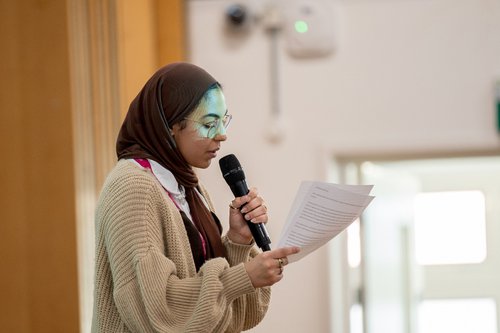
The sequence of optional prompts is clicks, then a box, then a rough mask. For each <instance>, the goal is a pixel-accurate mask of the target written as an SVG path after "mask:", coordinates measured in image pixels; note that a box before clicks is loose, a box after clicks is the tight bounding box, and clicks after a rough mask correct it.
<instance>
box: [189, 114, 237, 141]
mask: <svg viewBox="0 0 500 333" xmlns="http://www.w3.org/2000/svg"><path fill="white" fill-rule="evenodd" d="M184 119H185V120H190V121H192V122H195V123H197V124H200V125H201V127H200V136H202V137H206V138H208V139H213V138H215V137H216V136H217V134H220V133H219V129H220V126H221V124H222V126H223V127H224V133H222V134H225V130H227V128H228V127H229V124H230V123H231V119H233V116H232V115H230V114H226V115H224V117H222V118H216V119H215V120H211V121H207V122H203V121H198V120H194V119H191V118H184Z"/></svg>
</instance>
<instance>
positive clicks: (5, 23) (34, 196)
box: [0, 1, 78, 332]
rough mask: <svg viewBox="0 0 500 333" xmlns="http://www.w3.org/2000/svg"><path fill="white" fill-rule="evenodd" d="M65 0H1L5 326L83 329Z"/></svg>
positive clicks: (0, 291) (1, 308)
mask: <svg viewBox="0 0 500 333" xmlns="http://www.w3.org/2000/svg"><path fill="white" fill-rule="evenodd" d="M66 19H67V16H66V3H65V2H64V1H2V2H1V4H0V31H2V35H1V45H2V52H1V53H0V64H1V65H0V66H1V73H2V79H1V81H0V101H1V111H0V142H2V147H3V148H2V162H1V167H0V168H1V172H0V184H1V191H0V253H1V259H0V263H1V267H2V273H1V274H0V295H1V300H0V327H2V331H3V332H77V331H78V288H77V265H76V235H75V234H76V232H75V226H76V223H75V202H74V201H75V195H74V191H75V187H74V178H73V177H74V173H73V149H72V144H71V143H72V122H71V105H70V91H69V86H70V74H69V65H68V40H67V31H66Z"/></svg>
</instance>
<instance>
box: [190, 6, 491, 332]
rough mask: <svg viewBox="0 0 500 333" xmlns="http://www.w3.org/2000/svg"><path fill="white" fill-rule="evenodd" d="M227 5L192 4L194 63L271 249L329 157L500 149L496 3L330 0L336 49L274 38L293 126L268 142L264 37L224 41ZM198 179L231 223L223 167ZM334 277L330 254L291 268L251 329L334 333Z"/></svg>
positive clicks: (322, 175)
mask: <svg viewBox="0 0 500 333" xmlns="http://www.w3.org/2000/svg"><path fill="white" fill-rule="evenodd" d="M291 1H292V0H288V2H286V3H287V4H289V3H290V2H291ZM240 2H241V3H245V1H240ZM230 3H232V2H231V1H222V0H212V1H209V0H191V1H189V2H188V21H189V27H188V32H189V35H188V39H189V48H190V60H191V61H193V62H194V63H197V64H199V65H201V66H202V67H204V68H206V69H207V70H208V71H209V72H210V73H212V74H213V75H214V76H215V77H216V78H217V79H218V80H219V81H220V82H222V83H223V85H224V89H225V94H226V98H227V103H228V106H229V109H230V112H231V113H232V114H233V115H234V118H233V123H232V125H231V128H230V131H229V140H228V141H227V142H226V143H225V144H224V145H223V149H222V151H221V154H220V156H223V155H225V154H227V153H234V154H235V155H236V156H237V157H238V158H239V159H240V162H241V163H242V165H243V167H244V169H245V172H246V174H247V180H248V183H249V184H250V185H254V186H257V187H258V188H259V190H260V192H261V194H262V195H263V196H264V198H265V199H266V201H267V203H268V206H269V207H270V216H271V221H270V223H269V227H268V229H269V231H270V233H271V238H272V239H273V240H274V242H275V243H276V242H277V240H278V238H279V234H280V231H281V228H282V226H283V223H284V221H285V219H286V216H287V212H288V210H289V208H290V204H291V202H292V200H293V198H294V195H295V191H296V189H297V188H298V185H299V182H300V181H301V180H305V179H315V180H323V179H326V178H327V170H325V169H326V164H325V155H326V154H332V156H333V155H334V154H346V153H351V154H352V153H354V154H378V153H396V154H398V153H401V154H409V153H410V154H411V153H432V152H443V151H445V152H456V151H465V150H467V151H470V150H494V149H498V148H499V147H500V144H499V137H498V134H497V132H496V127H495V126H496V125H495V122H496V119H495V109H494V96H493V82H494V81H495V80H497V79H499V78H500V1H498V0H392V1H391V0H379V1H377V0H370V1H368V0H365V1H363V0H343V1H337V2H333V1H332V2H331V4H332V5H334V7H335V9H336V11H337V21H336V28H337V29H338V35H337V36H338V48H337V51H336V52H335V53H334V54H332V55H331V56H329V57H326V58H321V59H294V58H292V57H290V56H289V55H288V54H287V52H286V50H285V45H284V40H283V39H282V38H281V39H280V41H279V43H280V47H279V50H280V55H279V59H280V62H279V66H280V68H279V70H280V73H281V74H280V82H281V86H280V93H281V101H280V102H281V105H282V108H283V111H282V112H283V115H284V119H285V120H286V121H287V123H288V131H287V132H286V136H285V138H284V140H283V141H282V142H281V143H279V144H271V143H270V142H269V141H268V140H267V138H266V134H267V133H268V129H269V120H270V115H271V109H270V79H269V78H270V74H269V66H270V61H269V46H270V42H269V39H268V35H267V34H266V32H265V31H264V29H263V28H262V26H260V25H258V24H256V25H255V26H254V27H253V28H252V29H250V31H249V32H248V34H247V35H246V36H244V38H241V39H232V38H229V36H228V34H227V33H226V31H225V28H224V10H225V8H226V6H227V5H228V4H230ZM247 3H250V2H249V1H247ZM266 3H267V1H265V0H259V1H257V0H254V1H253V2H252V4H254V6H255V4H257V5H263V4H266ZM201 176H202V178H203V180H204V182H205V184H206V185H207V187H208V188H209V190H210V191H211V193H212V197H213V199H214V201H215V204H216V206H217V208H218V212H219V215H220V216H221V219H222V220H224V215H225V214H226V210H227V203H228V202H229V200H230V199H231V193H230V191H229V189H228V188H227V186H226V185H225V183H224V182H223V181H222V178H221V176H220V171H219V168H218V165H216V164H214V165H213V166H212V168H210V169H209V170H206V171H205V170H204V171H202V172H201ZM328 281H329V278H328V257H327V251H326V249H321V250H319V251H318V252H316V253H314V254H312V255H310V256H308V257H306V258H305V259H303V260H302V261H300V262H298V263H296V264H293V265H290V266H288V267H287V268H286V270H285V278H284V279H283V281H282V282H281V283H279V284H278V285H276V286H275V287H274V288H273V299H272V304H271V308H270V310H269V313H268V316H267V317H266V319H265V320H264V322H263V323H262V324H261V325H260V326H258V327H257V328H255V329H254V330H253V332H273V331H274V332H276V331H277V332H290V333H292V332H304V331H309V332H328V331H329V325H330V323H329V318H330V311H332V309H330V305H329V302H328V292H329V286H328ZM333 310H334V309H333Z"/></svg>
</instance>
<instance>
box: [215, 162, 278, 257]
mask: <svg viewBox="0 0 500 333" xmlns="http://www.w3.org/2000/svg"><path fill="white" fill-rule="evenodd" d="M219 166H220V170H221V172H222V176H223V177H224V179H225V180H226V183H227V184H228V185H229V187H230V188H231V191H232V192H233V194H234V196H235V197H241V196H244V195H246V194H247V193H248V192H249V189H248V186H247V183H246V181H245V173H244V172H243V169H242V168H241V165H240V162H239V161H238V159H237V158H236V156H234V155H233V154H229V155H227V156H224V157H223V158H221V159H220V160H219ZM247 225H248V227H249V228H250V232H251V233H252V236H253V239H254V240H255V243H257V246H258V247H260V248H261V249H262V251H270V250H271V246H270V244H271V239H270V238H269V235H268V233H267V230H266V226H265V225H264V223H252V222H250V221H247Z"/></svg>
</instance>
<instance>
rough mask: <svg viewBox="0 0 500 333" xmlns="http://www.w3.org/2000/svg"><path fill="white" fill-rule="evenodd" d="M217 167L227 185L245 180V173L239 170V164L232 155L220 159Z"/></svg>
mask: <svg viewBox="0 0 500 333" xmlns="http://www.w3.org/2000/svg"><path fill="white" fill-rule="evenodd" d="M219 166H220V170H221V172H222V177H224V179H225V180H226V183H228V184H229V185H231V184H234V183H236V182H238V181H242V180H245V173H244V172H243V169H242V168H241V165H240V162H239V161H238V159H237V158H236V156H234V155H233V154H229V155H226V156H224V157H223V158H221V159H220V160H219Z"/></svg>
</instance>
